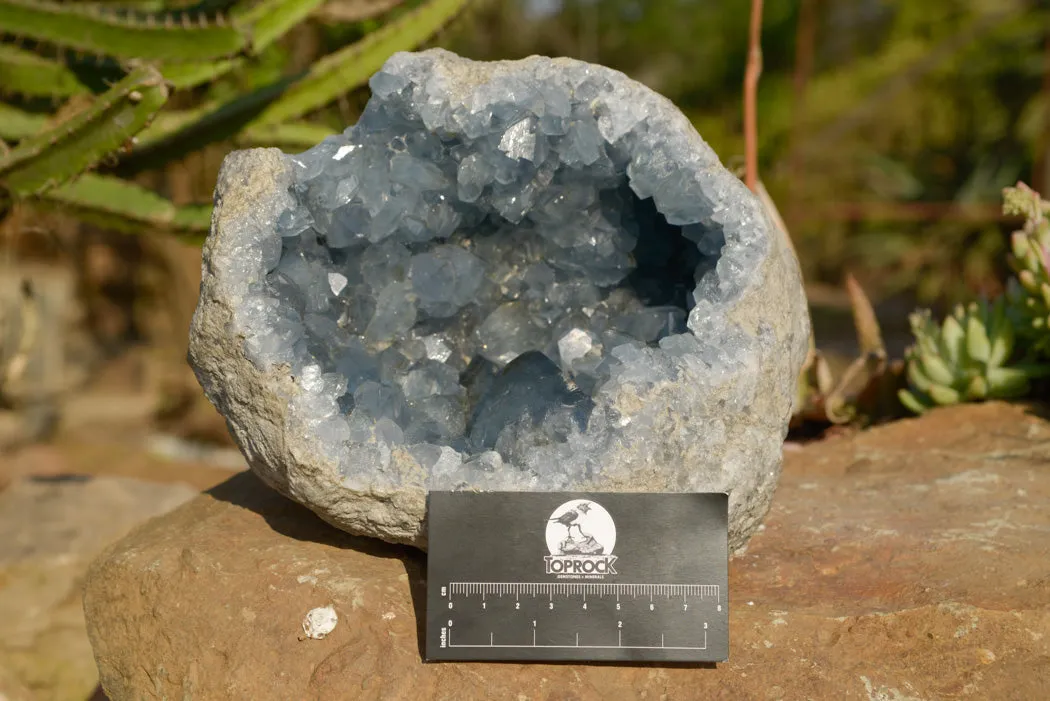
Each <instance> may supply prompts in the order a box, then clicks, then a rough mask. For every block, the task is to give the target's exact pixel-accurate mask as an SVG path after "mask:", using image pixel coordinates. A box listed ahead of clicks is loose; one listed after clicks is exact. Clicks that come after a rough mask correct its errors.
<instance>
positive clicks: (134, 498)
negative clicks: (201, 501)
mask: <svg viewBox="0 0 1050 701" xmlns="http://www.w3.org/2000/svg"><path fill="white" fill-rule="evenodd" d="M196 494H197V491H196V490H193V489H190V488H189V487H186V486H183V485H159V484H150V483H147V482H141V481H138V480H133V479H126V478H117V477H104V478H90V477H73V476H68V475H66V476H60V475H54V476H51V477H44V476H36V477H22V478H15V479H14V480H13V481H12V483H11V484H10V486H8V487H7V489H4V490H2V491H0V534H3V535H2V537H0V699H2V698H3V696H4V694H7V695H8V696H9V697H10V698H11V699H12V700H16V699H20V698H22V697H20V696H19V695H18V693H16V690H17V688H18V686H19V684H20V685H21V686H22V688H23V690H26V693H29V692H32V695H31V696H26V698H33V699H38V700H39V701H49V700H53V701H70V700H71V699H72V700H78V699H86V698H87V697H88V696H89V695H90V694H91V692H92V690H93V689H94V688H95V686H96V684H97V683H98V671H97V668H96V667H95V664H94V661H93V658H92V653H91V645H90V643H89V642H88V638H87V634H86V631H85V624H84V612H83V608H82V605H81V600H80V591H81V586H82V583H83V579H84V574H85V572H86V571H87V568H88V564H89V563H90V562H91V561H92V560H93V559H94V558H95V557H96V556H97V555H98V553H99V552H100V551H102V549H103V548H104V547H105V546H106V545H108V544H109V543H111V542H113V541H114V540H115V539H117V538H120V537H122V536H123V535H125V534H126V533H127V532H128V531H129V530H130V529H131V528H132V526H134V525H136V524H138V523H141V522H142V521H145V520H146V519H148V518H150V517H152V516H156V515H158V514H160V513H163V512H165V511H168V510H170V509H173V508H175V507H176V506H178V505H180V504H182V503H183V502H186V501H187V500H189V499H190V498H192V497H193V496H194V495H196ZM5 669H6V672H5V671H3V670H5ZM5 675H6V678H5ZM5 687H6V688H5Z"/></svg>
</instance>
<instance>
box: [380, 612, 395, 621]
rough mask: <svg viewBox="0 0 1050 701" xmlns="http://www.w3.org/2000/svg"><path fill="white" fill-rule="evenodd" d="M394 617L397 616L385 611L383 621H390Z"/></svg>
mask: <svg viewBox="0 0 1050 701" xmlns="http://www.w3.org/2000/svg"><path fill="white" fill-rule="evenodd" d="M396 617H397V614H395V613H394V612H393V611H387V612H386V613H384V614H383V620H384V621H392V620H394V618H396Z"/></svg>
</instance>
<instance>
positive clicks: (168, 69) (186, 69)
mask: <svg viewBox="0 0 1050 701" xmlns="http://www.w3.org/2000/svg"><path fill="white" fill-rule="evenodd" d="M244 65H245V61H244V59H243V58H240V57H238V58H227V59H220V60H218V61H179V62H175V63H162V64H159V68H160V72H161V73H163V74H164V79H165V80H166V81H167V82H168V84H169V85H171V87H173V88H175V89H176V90H187V89H189V88H193V87H196V86H198V85H203V84H205V83H210V82H211V81H213V80H216V79H217V78H221V77H222V76H224V75H226V74H227V73H232V72H234V71H237V70H239V69H241V68H243V67H244Z"/></svg>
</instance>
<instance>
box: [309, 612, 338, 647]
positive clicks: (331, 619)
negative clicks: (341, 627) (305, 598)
mask: <svg viewBox="0 0 1050 701" xmlns="http://www.w3.org/2000/svg"><path fill="white" fill-rule="evenodd" d="M338 622H339V617H338V616H336V614H335V609H334V608H332V607H331V606H322V607H318V608H315V609H311V610H310V612H309V613H307V614H306V618H304V619H303V633H304V634H305V635H306V637H307V638H313V639H314V640H321V639H322V638H324V637H325V636H326V635H328V634H329V633H331V632H332V631H333V630H335V624H336V623H338Z"/></svg>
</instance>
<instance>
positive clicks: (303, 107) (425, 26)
mask: <svg viewBox="0 0 1050 701" xmlns="http://www.w3.org/2000/svg"><path fill="white" fill-rule="evenodd" d="M471 2H472V0H430V1H429V2H426V3H424V4H422V5H420V6H419V7H418V8H416V9H415V10H412V11H411V12H408V13H406V14H404V15H402V16H401V17H399V18H397V19H396V20H394V21H392V22H390V23H389V24H386V25H384V26H383V27H382V28H380V29H379V30H377V31H375V32H373V33H371V34H369V35H367V36H366V37H365V38H364V39H361V40H360V41H358V42H356V43H354V44H351V45H350V46H347V47H345V48H343V49H341V50H339V51H337V52H335V53H333V54H330V55H328V56H326V57H325V58H323V59H321V60H320V61H318V62H317V63H315V64H314V65H313V66H312V67H311V68H310V69H309V70H308V71H307V72H306V74H305V75H304V76H303V77H302V78H301V79H300V80H298V81H296V82H295V84H294V85H292V86H291V87H290V88H289V89H288V90H287V91H286V92H285V93H284V94H283V95H281V97H280V99H278V100H277V101H275V102H274V103H273V104H272V105H270V106H269V107H268V108H267V109H266V110H264V111H263V112H262V114H260V115H259V116H258V117H257V118H256V119H255V120H254V121H253V122H252V124H251V126H254V127H259V126H269V125H273V124H280V123H284V122H291V121H294V120H296V119H298V118H299V117H301V116H303V115H304V114H306V113H307V112H310V111H311V110H314V109H317V108H319V107H323V106H324V105H327V104H329V103H330V102H332V101H333V100H335V99H336V97H338V96H339V95H342V94H345V93H347V92H349V91H350V90H353V89H354V88H358V87H360V86H362V85H364V84H365V83H367V82H368V79H369V77H371V75H372V74H373V73H375V72H376V71H377V70H379V69H380V68H381V67H382V65H383V64H384V63H385V62H386V60H387V59H388V58H390V56H391V55H392V54H395V53H397V52H398V51H409V50H411V49H413V48H416V47H418V46H420V45H421V44H423V43H424V42H425V41H427V40H428V39H429V38H430V37H432V36H433V35H434V34H435V33H437V31H438V30H440V29H441V28H442V27H443V26H445V25H446V24H447V23H449V22H450V21H452V20H453V19H454V18H455V17H456V16H457V15H458V14H459V13H460V12H462V11H463V10H464V9H465V8H466V7H467V6H468V5H470V3H471Z"/></svg>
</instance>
